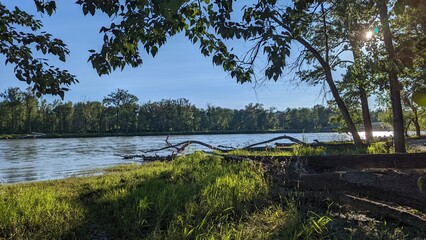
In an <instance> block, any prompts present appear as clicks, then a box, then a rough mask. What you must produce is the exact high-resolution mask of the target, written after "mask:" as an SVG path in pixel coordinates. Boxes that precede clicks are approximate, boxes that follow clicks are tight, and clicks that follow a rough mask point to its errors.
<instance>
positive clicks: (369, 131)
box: [359, 86, 373, 143]
mask: <svg viewBox="0 0 426 240" xmlns="http://www.w3.org/2000/svg"><path fill="white" fill-rule="evenodd" d="M359 92H360V99H361V108H362V119H363V121H364V129H365V140H366V142H368V143H370V142H372V141H373V126H372V125H371V117H370V108H369V106H368V98H367V93H366V92H365V89H364V88H363V87H362V86H360V87H359Z"/></svg>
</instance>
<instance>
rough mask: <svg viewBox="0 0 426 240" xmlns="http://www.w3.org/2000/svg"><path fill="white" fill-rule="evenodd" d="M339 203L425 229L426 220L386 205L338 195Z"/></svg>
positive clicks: (347, 195)
mask: <svg viewBox="0 0 426 240" xmlns="http://www.w3.org/2000/svg"><path fill="white" fill-rule="evenodd" d="M339 201H340V202H343V203H346V204H349V205H350V206H351V207H353V208H355V209H358V210H362V211H365V210H367V211H369V213H370V214H372V215H376V216H375V217H385V218H390V219H393V220H396V221H399V222H401V223H403V224H405V225H408V226H411V227H416V228H419V229H425V227H426V219H425V218H423V217H421V216H419V215H416V214H413V213H411V212H409V211H407V210H404V209H400V208H396V207H392V206H390V205H388V204H385V203H381V202H377V201H374V200H370V199H366V198H361V197H357V196H353V195H350V194H343V195H340V197H339Z"/></svg>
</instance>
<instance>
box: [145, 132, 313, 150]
mask: <svg viewBox="0 0 426 240" xmlns="http://www.w3.org/2000/svg"><path fill="white" fill-rule="evenodd" d="M168 138H169V137H167V138H166V140H165V141H166V146H165V147H162V148H155V149H149V150H142V152H143V153H150V152H159V151H163V150H167V149H174V150H176V153H181V152H183V151H184V150H185V149H186V147H188V146H189V145H192V144H195V145H201V146H203V147H206V148H208V149H210V150H214V151H221V152H227V151H229V150H249V149H253V148H255V147H256V146H259V145H262V144H267V143H271V142H275V141H279V140H283V139H287V140H290V141H292V142H295V143H297V144H302V145H307V143H305V142H302V141H300V140H298V139H296V138H294V137H290V136H287V135H283V136H280V137H275V138H272V139H269V140H266V141H262V142H257V143H254V144H250V145H248V146H245V147H242V148H233V147H224V146H222V145H219V146H213V145H210V144H207V143H205V142H202V141H197V140H188V141H183V142H180V143H177V144H171V143H170V142H169V141H168Z"/></svg>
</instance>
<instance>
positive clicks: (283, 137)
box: [241, 135, 308, 150]
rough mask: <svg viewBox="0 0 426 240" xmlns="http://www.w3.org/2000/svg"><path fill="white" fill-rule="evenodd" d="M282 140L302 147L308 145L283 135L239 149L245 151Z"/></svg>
mask: <svg viewBox="0 0 426 240" xmlns="http://www.w3.org/2000/svg"><path fill="white" fill-rule="evenodd" d="M282 139H287V140H290V141H292V142H294V143H297V144H302V145H304V146H306V145H308V144H307V143H305V142H302V141H300V140H299V139H297V138H294V137H290V136H287V135H283V136H280V137H276V138H272V139H269V140H266V141H262V142H258V143H254V144H251V145H248V146H245V147H243V148H241V149H242V150H246V149H249V148H252V147H255V146H258V145H262V144H266V143H270V142H275V141H278V140H282Z"/></svg>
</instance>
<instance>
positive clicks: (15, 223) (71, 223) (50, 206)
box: [0, 186, 86, 239]
mask: <svg viewBox="0 0 426 240" xmlns="http://www.w3.org/2000/svg"><path fill="white" fill-rule="evenodd" d="M65 194H66V193H65V192H62V191H60V190H58V191H57V190H54V189H52V188H47V189H43V188H39V187H36V186H30V187H21V186H17V187H15V188H8V191H5V190H4V189H1V190H0V209H1V210H0V238H2V237H5V238H9V237H13V238H15V239H20V238H28V239H40V238H45V237H46V236H48V237H49V238H59V237H61V236H66V235H67V234H68V233H69V231H70V230H72V229H73V228H74V227H76V226H78V225H79V224H80V223H81V220H82V218H83V216H84V214H85V213H86V212H85V209H84V208H83V207H82V206H81V205H80V204H78V203H76V202H74V201H70V200H69V199H67V198H66V197H64V195H65Z"/></svg>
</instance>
